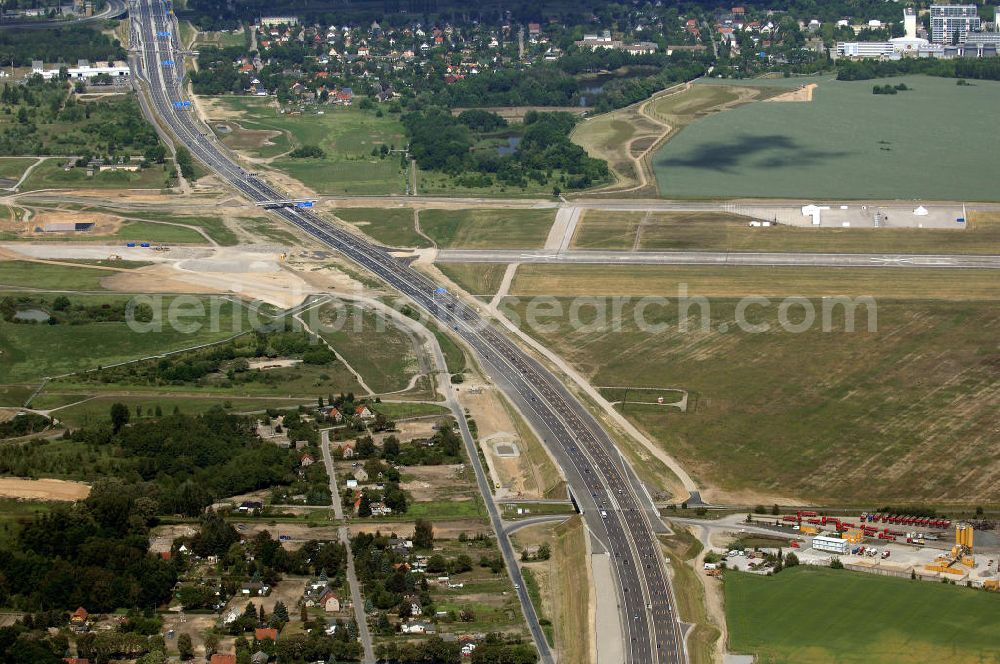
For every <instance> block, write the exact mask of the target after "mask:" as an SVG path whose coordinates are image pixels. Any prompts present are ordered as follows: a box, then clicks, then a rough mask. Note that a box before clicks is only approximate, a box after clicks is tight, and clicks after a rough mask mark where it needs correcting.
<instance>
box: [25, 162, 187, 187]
mask: <svg viewBox="0 0 1000 664" xmlns="http://www.w3.org/2000/svg"><path fill="white" fill-rule="evenodd" d="M63 163H64V162H63V160H61V159H49V160H48V161H46V162H45V163H44V164H42V165H41V166H39V167H38V168H36V169H35V170H33V171H32V172H31V175H30V176H29V177H28V179H27V180H25V182H24V185H23V186H22V187H21V190H22V191H35V190H37V189H162V188H164V187H166V186H168V184H169V183H168V181H167V171H166V169H165V168H164V167H163V166H150V167H149V168H145V169H143V170H141V171H139V172H137V173H128V172H125V171H119V172H114V173H112V172H104V173H95V174H94V175H93V176H90V177H88V176H87V169H86V168H73V169H71V170H69V171H64V170H63Z"/></svg>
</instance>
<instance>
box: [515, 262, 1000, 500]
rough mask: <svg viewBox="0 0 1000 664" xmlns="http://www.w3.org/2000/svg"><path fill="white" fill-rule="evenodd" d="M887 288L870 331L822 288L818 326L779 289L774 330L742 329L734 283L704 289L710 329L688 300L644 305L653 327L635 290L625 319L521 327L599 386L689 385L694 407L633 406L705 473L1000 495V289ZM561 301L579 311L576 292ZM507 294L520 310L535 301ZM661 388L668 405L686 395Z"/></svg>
mask: <svg viewBox="0 0 1000 664" xmlns="http://www.w3.org/2000/svg"><path fill="white" fill-rule="evenodd" d="M831 276H832V271H831ZM994 280H995V277H994ZM592 283H593V282H592ZM581 287H582V288H585V287H586V284H585V283H583V284H581ZM592 288H596V287H594V286H593V285H592ZM550 292H551V291H550ZM592 292H594V291H592ZM618 292H621V291H618ZM626 292H627V291H626ZM697 292H699V291H697V290H693V291H692V293H697ZM793 292H794V291H793ZM666 294H668V295H671V296H673V295H674V294H675V292H671V291H666ZM875 295H876V296H878V292H877V291H876V292H875ZM876 301H877V321H876V322H877V331H874V332H869V331H868V329H867V325H868V322H869V320H870V319H869V318H868V316H867V314H866V313H865V309H864V308H860V309H859V310H858V311H857V316H856V323H855V331H854V332H848V331H845V328H846V325H845V320H844V315H843V313H844V310H843V308H842V307H838V308H837V309H835V310H834V311H833V312H832V314H831V315H830V316H829V320H830V322H831V324H830V326H829V329H830V330H831V331H823V327H822V323H821V321H822V318H823V315H822V307H823V305H822V304H821V302H820V301H819V300H816V299H814V300H811V303H812V306H813V307H814V310H815V311H816V316H817V319H816V320H817V322H816V324H815V325H813V326H812V327H810V328H809V329H807V330H806V331H803V332H798V333H797V332H794V331H788V330H786V329H783V328H782V327H781V325H780V324H779V321H778V311H777V310H778V302H777V301H773V304H772V305H771V306H770V307H766V308H761V309H757V310H756V313H754V308H751V309H750V310H748V312H747V315H746V318H747V319H748V320H747V322H748V323H751V324H755V325H756V324H767V325H770V330H769V331H767V332H762V333H754V332H749V331H746V332H745V331H742V330H741V329H739V328H738V327H737V326H736V325H735V324H734V320H735V319H736V315H735V310H736V304H737V301H736V300H734V299H732V298H731V297H730V298H717V297H712V298H711V299H710V300H708V304H709V307H710V318H709V320H710V328H709V329H708V330H703V329H702V328H701V325H700V323H701V318H700V315H701V309H700V307H699V306H697V305H695V306H693V307H692V309H691V310H690V311H689V312H688V316H687V317H686V320H688V321H689V326H688V329H687V330H686V331H684V330H681V329H680V326H679V325H678V320H679V311H678V306H677V305H676V303H674V304H671V305H668V306H661V305H654V306H652V307H650V308H649V309H647V310H646V311H645V321H646V322H647V323H649V324H650V327H648V328H645V329H643V328H641V327H640V326H639V325H637V324H636V322H635V321H636V303H635V301H634V300H633V301H632V302H626V303H624V304H623V306H622V308H621V317H620V327H619V328H617V329H616V327H615V326H614V323H615V322H616V321H618V320H619V319H618V318H617V317H615V316H613V314H612V312H613V307H614V306H615V305H614V304H613V303H610V302H609V303H606V309H605V310H606V311H607V312H608V316H607V317H606V318H604V319H598V318H596V317H595V315H594V310H593V309H592V308H586V307H585V308H583V309H582V311H581V317H580V319H581V320H580V322H581V323H582V324H583V326H574V325H572V324H571V321H570V319H569V317H568V315H566V314H565V313H564V314H563V315H561V316H554V317H545V318H540V319H538V320H539V322H541V323H544V324H545V325H546V326H550V327H549V328H548V329H546V328H545V327H543V326H542V325H534V326H526V325H523V324H522V329H525V330H526V331H527V332H528V333H529V334H532V335H533V336H535V337H536V338H538V339H540V340H541V341H542V342H543V343H545V344H546V345H547V346H548V347H549V348H551V349H552V350H554V351H555V352H556V353H558V354H559V355H561V356H562V357H563V358H565V359H566V360H567V361H569V363H570V364H572V365H574V366H575V367H577V368H578V369H579V370H580V371H581V372H582V373H583V374H584V376H586V377H587V378H588V379H589V380H590V382H591V383H592V384H594V385H596V386H599V387H602V386H618V387H652V388H673V389H682V390H687V391H688V393H689V402H688V410H687V412H681V411H679V410H678V409H676V408H672V407H667V406H659V405H656V404H652V405H644V404H636V403H629V404H627V405H626V406H625V407H624V411H623V412H624V413H625V415H626V416H627V417H628V418H630V419H631V420H632V421H633V422H634V423H636V425H637V426H639V427H640V428H642V429H644V430H645V431H646V432H647V433H648V434H649V435H650V437H651V438H652V439H653V440H656V441H658V442H659V443H660V444H661V445H663V447H664V448H665V449H667V450H668V451H670V452H671V453H672V454H673V455H675V456H676V457H677V458H678V459H679V460H680V461H681V463H682V464H683V465H684V466H685V468H686V469H687V470H688V471H689V472H691V473H692V475H693V476H695V477H696V478H697V479H698V480H700V481H701V482H703V483H705V484H706V485H707V486H710V487H718V488H721V489H723V490H740V491H761V492H766V493H768V494H771V495H781V496H788V497H790V499H792V498H797V499H802V500H805V501H809V502H816V503H819V504H835V503H839V504H851V505H857V504H868V503H870V502H879V503H880V504H882V503H883V502H890V503H896V502H902V501H914V502H917V501H923V502H928V503H940V504H949V503H955V504H973V505H974V504H978V503H980V502H982V503H992V502H995V501H997V500H1000V487H998V486H997V484H996V482H995V481H994V480H993V478H994V477H995V473H996V472H998V471H1000V453H997V451H996V450H997V446H998V444H1000V429H998V428H997V426H996V412H997V408H998V407H1000V381H998V380H997V367H998V366H1000V354H998V353H997V347H996V330H997V329H1000V312H998V309H997V307H996V302H995V300H994V301H979V302H976V301H967V302H960V301H951V300H949V299H943V300H937V301H935V300H898V299H895V300H894V299H888V298H883V297H876ZM555 302H557V303H559V304H561V306H562V307H563V311H564V312H568V311H569V306H570V301H569V300H568V299H561V300H555ZM504 306H505V307H506V306H510V308H511V310H512V311H513V313H514V314H516V315H517V316H518V317H519V318H520V319H521V320H522V321H524V320H526V318H527V316H526V313H527V310H528V307H529V306H531V301H530V299H527V298H522V299H521V301H519V302H517V303H516V304H514V301H513V300H505V302H504ZM790 318H791V319H792V320H793V321H796V322H797V321H798V320H800V315H798V314H795V313H791V314H790ZM603 321H606V323H604V322H603ZM656 325H662V326H663V327H662V328H661V327H655V326H656ZM723 326H725V331H722V330H721V329H720V328H721V327H723ZM650 396H653V397H655V396H657V395H656V394H655V392H654V393H651V395H650ZM663 396H665V402H666V403H667V404H669V403H671V402H673V401H675V400H676V396H677V394H676V393H674V392H664V394H663ZM650 400H651V401H652V400H653V399H650ZM914 477H919V478H920V479H919V481H914Z"/></svg>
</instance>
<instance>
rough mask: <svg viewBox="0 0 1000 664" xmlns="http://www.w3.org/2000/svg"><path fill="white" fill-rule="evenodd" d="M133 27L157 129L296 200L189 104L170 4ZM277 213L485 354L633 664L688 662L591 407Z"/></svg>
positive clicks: (623, 474)
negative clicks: (603, 583)
mask: <svg viewBox="0 0 1000 664" xmlns="http://www.w3.org/2000/svg"><path fill="white" fill-rule="evenodd" d="M131 18H132V21H131V28H132V33H131V44H130V48H131V50H132V56H131V58H130V61H131V65H132V70H133V84H134V85H137V86H139V87H140V88H145V89H146V91H147V92H148V94H149V101H150V103H151V106H152V107H151V111H152V113H153V114H154V115H155V116H156V118H157V119H158V120H159V121H160V123H161V127H163V128H165V129H166V130H167V131H169V132H170V133H171V134H172V135H173V136H174V137H175V139H176V140H177V141H178V142H180V143H182V144H183V145H185V146H186V147H187V148H188V149H189V150H190V151H191V152H192V154H193V155H194V156H195V157H196V158H197V159H198V160H199V161H201V162H202V163H204V164H205V165H206V166H207V167H208V168H209V169H210V170H211V171H213V172H214V173H215V174H216V175H217V176H218V177H219V178H220V179H222V180H223V181H225V182H226V183H228V184H229V185H230V186H232V187H233V188H234V189H236V190H237V191H239V192H240V193H241V194H242V195H244V196H245V197H246V198H248V199H249V200H250V201H251V202H253V203H265V202H267V201H275V200H284V199H288V198H290V196H289V195H287V194H286V193H284V192H282V191H279V190H278V189H276V188H275V187H274V186H272V185H270V184H268V183H267V182H265V181H264V180H263V179H261V178H260V177H258V176H257V175H255V174H253V173H248V172H246V171H244V170H243V169H242V168H241V167H240V166H239V164H238V163H237V162H236V160H235V159H234V158H233V157H232V156H230V154H229V153H228V152H227V151H226V150H225V148H223V147H222V146H220V145H219V144H218V142H217V141H215V140H214V136H213V135H212V134H211V132H210V131H209V130H208V129H207V128H206V127H204V126H203V125H201V124H200V123H199V122H198V120H197V119H196V117H195V116H194V113H193V111H192V110H191V108H190V107H184V106H183V105H182V103H183V101H184V98H183V96H182V91H181V83H182V81H183V68H182V58H181V56H180V55H179V54H177V50H178V48H177V43H176V39H175V37H176V33H177V30H176V24H175V21H174V17H173V14H172V11H171V9H170V6H169V3H168V2H166V1H165V0H134V2H133V3H132V5H131ZM271 212H272V213H273V214H276V215H278V216H280V217H281V218H282V219H284V220H285V221H287V222H288V223H291V224H294V225H295V226H297V227H298V228H300V229H301V230H302V231H304V232H306V233H308V234H309V235H310V236H312V237H314V238H315V239H317V240H318V241H320V242H322V243H324V244H326V245H328V246H330V247H331V248H333V249H336V250H337V251H338V252H340V253H341V254H342V255H343V256H344V257H346V258H347V259H349V260H351V261H353V262H355V263H357V264H358V265H360V266H361V267H363V268H365V269H367V270H368V271H370V272H372V273H373V274H375V275H376V276H377V277H379V278H380V279H381V280H382V281H384V282H385V283H386V284H388V285H389V286H391V287H392V288H394V289H396V290H398V291H399V292H400V293H402V294H403V295H405V296H407V297H408V298H410V299H411V300H412V301H413V302H414V303H415V304H416V305H418V306H419V307H421V308H423V309H424V310H426V311H427V312H429V313H430V314H431V315H432V316H433V317H434V318H436V319H437V320H438V321H439V322H440V323H441V324H442V325H444V326H447V327H448V328H449V329H450V330H451V331H452V332H454V333H455V334H456V335H457V336H458V337H460V338H461V339H462V341H463V342H464V343H465V344H466V345H467V346H468V347H469V348H470V349H471V350H472V351H473V352H474V353H475V354H476V355H477V356H478V358H479V360H480V364H481V365H482V366H483V368H484V369H485V370H486V372H487V374H489V376H490V377H491V378H492V379H493V380H494V381H495V382H496V384H497V385H499V386H500V387H501V389H504V390H505V392H506V393H507V394H508V395H509V396H510V397H511V399H512V400H513V401H514V402H515V404H516V405H517V406H518V407H519V409H521V410H522V412H523V413H524V415H525V416H526V417H527V418H528V419H529V420H530V421H532V423H533V424H535V426H536V427H537V428H538V430H539V431H540V432H541V433H542V435H543V437H544V438H545V440H546V443H547V445H548V446H549V448H550V449H552V450H553V453H554V455H555V457H556V459H557V460H558V461H559V462H560V464H561V465H563V468H564V471H565V473H566V476H567V479H568V480H569V483H570V486H571V488H572V491H573V494H574V496H575V498H576V499H577V502H578V504H579V505H580V506H581V508H582V509H583V513H584V518H585V519H586V521H587V525H588V527H589V529H590V531H591V533H593V534H594V535H595V536H596V537H597V538H598V539H600V540H601V541H602V543H603V545H604V546H605V547H606V548H607V549H608V550H609V551H610V552H611V555H612V557H613V559H614V561H615V564H614V568H615V574H616V576H617V578H616V582H617V588H618V595H619V596H618V604H619V606H620V609H621V613H622V627H623V633H624V651H625V653H626V661H627V662H630V663H637V664H638V663H642V664H645V663H647V662H648V663H661V662H670V663H673V662H682V661H685V659H686V658H685V654H684V646H683V642H682V637H681V635H680V630H679V626H678V623H677V620H676V611H675V606H674V598H673V594H672V590H671V587H670V584H669V581H668V578H667V575H666V571H665V566H664V559H663V554H662V552H661V550H660V545H659V543H658V541H657V540H656V537H655V532H656V531H658V530H661V529H662V524H661V523H658V519H657V518H656V517H655V508H654V507H653V505H652V501H651V500H650V498H649V496H648V494H647V493H646V492H645V491H644V490H643V488H642V487H641V486H639V484H638V482H637V481H636V479H635V474H634V473H633V472H632V471H631V469H630V468H628V467H627V465H626V464H625V462H624V460H623V459H622V457H621V455H620V454H619V453H618V450H617V448H616V447H615V445H614V443H613V441H612V440H611V438H610V436H609V435H608V433H607V432H606V431H605V430H604V429H603V428H602V427H601V426H600V424H599V423H598V422H597V420H596V419H595V418H594V417H593V416H592V415H591V414H590V412H589V411H588V409H587V408H586V406H584V404H583V403H581V402H580V401H579V400H577V399H576V398H575V397H574V396H573V395H572V394H571V393H570V392H569V390H568V389H567V388H566V387H565V385H563V383H562V382H560V380H559V379H558V378H557V377H556V376H555V375H553V373H551V372H550V371H549V370H548V369H546V368H545V367H543V366H542V365H541V364H540V363H539V362H538V361H536V360H535V359H533V358H532V357H531V356H529V355H528V354H527V353H526V352H525V351H524V350H522V349H521V347H520V346H518V345H516V344H515V343H513V342H512V341H511V340H510V339H509V338H508V337H506V336H505V335H503V334H502V333H500V332H499V331H498V329H497V328H495V327H494V326H493V325H492V324H491V323H490V322H489V321H488V320H486V319H485V318H484V317H482V316H480V315H479V313H478V310H476V309H474V308H471V307H469V306H467V305H466V304H464V303H463V302H462V301H460V300H459V299H458V298H456V297H455V296H454V295H453V294H451V293H448V292H446V291H444V290H443V289H440V288H438V287H437V284H434V283H432V282H431V281H430V280H429V279H428V278H427V277H425V276H424V275H423V274H421V273H420V272H417V271H416V270H414V269H412V268H410V267H409V266H408V265H406V264H405V263H403V262H401V261H399V260H397V259H396V258H394V257H393V256H391V255H390V254H389V253H387V252H386V251H385V250H384V249H383V248H381V247H378V246H376V245H374V244H372V243H371V242H369V241H368V240H366V239H365V238H363V237H361V236H360V235H357V234H355V233H353V232H351V231H348V230H347V229H345V228H343V227H341V226H337V225H333V224H330V223H329V222H327V221H325V220H323V219H322V218H320V217H319V216H317V215H316V214H314V213H312V212H311V211H309V210H308V209H306V208H298V207H282V208H277V209H274V210H271ZM598 601H607V598H598ZM543 644H544V642H543ZM539 650H540V651H541V650H542V645H540V646H539Z"/></svg>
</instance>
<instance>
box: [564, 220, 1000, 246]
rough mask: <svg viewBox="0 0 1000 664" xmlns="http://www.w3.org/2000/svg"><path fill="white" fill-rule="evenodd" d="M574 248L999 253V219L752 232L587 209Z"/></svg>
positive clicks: (740, 223) (723, 224)
mask: <svg viewBox="0 0 1000 664" xmlns="http://www.w3.org/2000/svg"><path fill="white" fill-rule="evenodd" d="M573 246H574V247H576V248H580V249H623V250H631V249H633V248H635V249H638V250H640V251H691V250H716V251H750V252H754V251H790V252H820V253H828V252H829V253H918V254H919V253H925V254H930V253H961V254H996V253H1000V215H998V214H997V213H995V212H973V213H970V215H969V222H968V224H967V228H964V229H954V230H951V229H948V230H946V229H929V228H879V229H875V228H800V227H794V226H774V227H771V228H751V227H750V226H749V224H748V223H747V219H746V218H745V217H740V216H737V215H731V214H726V213H723V212H659V213H651V214H645V213H643V212H606V211H603V210H587V212H586V214H585V215H584V217H583V219H582V220H581V222H580V226H579V227H578V229H577V232H576V235H575V236H574V238H573Z"/></svg>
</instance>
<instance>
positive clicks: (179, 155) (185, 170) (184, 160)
mask: <svg viewBox="0 0 1000 664" xmlns="http://www.w3.org/2000/svg"><path fill="white" fill-rule="evenodd" d="M174 161H175V162H177V168H179V169H180V171H181V175H183V176H184V177H186V178H188V179H191V178H193V177H194V175H195V173H194V160H193V159H192V158H191V152H190V151H189V150H188V149H187V148H186V147H184V146H180V147H178V148H177V152H175V153H174Z"/></svg>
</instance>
